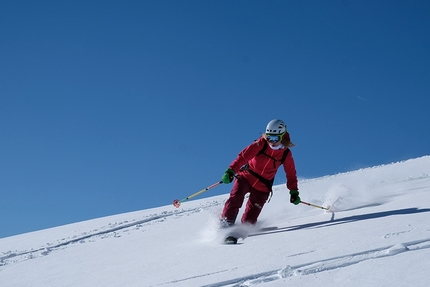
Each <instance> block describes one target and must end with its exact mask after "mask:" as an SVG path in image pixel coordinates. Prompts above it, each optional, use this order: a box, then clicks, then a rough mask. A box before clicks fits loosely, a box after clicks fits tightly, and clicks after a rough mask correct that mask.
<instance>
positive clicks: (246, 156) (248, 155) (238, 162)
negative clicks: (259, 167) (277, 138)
mask: <svg viewBox="0 0 430 287" xmlns="http://www.w3.org/2000/svg"><path fill="white" fill-rule="evenodd" d="M264 140H265V139H264V138H262V137H260V138H259V139H258V140H256V141H254V142H253V143H252V144H250V145H249V146H247V147H246V148H244V149H243V150H242V151H241V152H240V153H239V154H238V156H237V157H236V159H235V160H233V162H232V163H231V164H230V168H231V169H232V170H234V172H235V173H238V172H239V169H240V168H241V167H242V166H243V165H244V164H246V163H247V162H248V161H249V160H251V159H253V158H254V157H255V156H256V155H257V154H258V152H259V151H260V150H261V149H262V148H263V144H264V142H263V141H264Z"/></svg>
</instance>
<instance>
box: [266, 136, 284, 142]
mask: <svg viewBox="0 0 430 287" xmlns="http://www.w3.org/2000/svg"><path fill="white" fill-rule="evenodd" d="M283 135H284V134H280V135H268V134H266V140H267V141H268V142H271V143H277V142H279V141H281V139H282V136H283Z"/></svg>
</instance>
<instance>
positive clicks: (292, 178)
mask: <svg viewBox="0 0 430 287" xmlns="http://www.w3.org/2000/svg"><path fill="white" fill-rule="evenodd" d="M284 171H285V174H286V176H287V188H288V189H289V190H299V187H298V183H297V173H296V165H295V163H294V159H293V156H292V154H291V151H290V152H289V153H288V156H287V158H286V159H285V161H284Z"/></svg>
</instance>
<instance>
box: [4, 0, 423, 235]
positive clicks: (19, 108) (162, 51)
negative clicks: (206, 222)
mask: <svg viewBox="0 0 430 287" xmlns="http://www.w3.org/2000/svg"><path fill="white" fill-rule="evenodd" d="M429 110H430V2H429V1H406V0H404V1H388V0H386V1H352V0H350V1H348V0H345V1H299V0H297V1H249V0H248V1H230V0H229V1H197V0H196V1H173V0H172V1H156V0H153V1H76V0H75V1H19V0H17V1H5V0H3V1H0V132H1V138H0V212H1V216H0V226H1V229H0V237H5V236H10V235H14V234H19V233H24V232H29V231H33V230H38V229H44V228H48V227H53V226H57V225H63V224H67V223H72V222H76V221H81V220H87V219H92V218H97V217H102V216H107V215H113V214H117V213H124V212H129V211H135V210H140V209H148V208H151V207H157V206H162V205H170V204H171V203H172V201H173V200H174V199H175V198H178V199H182V198H184V197H186V196H188V195H190V194H193V193H194V192H197V191H199V190H201V189H203V188H205V187H206V186H208V185H211V184H213V183H215V182H217V181H219V180H220V178H221V176H222V174H223V172H224V170H225V169H226V168H227V167H228V165H229V164H230V162H231V161H232V160H233V159H234V158H235V157H236V155H237V154H238V153H239V152H240V151H241V150H242V149H243V148H244V147H245V146H246V145H248V144H250V143H251V142H252V141H253V140H254V139H257V138H258V137H259V135H260V133H261V132H264V129H265V126H266V124H267V122H268V121H270V120H271V119H274V118H280V119H283V120H284V121H285V122H286V124H287V126H288V131H289V132H290V134H291V138H292V141H293V142H294V143H296V145H297V146H296V147H294V148H293V150H292V151H293V156H294V158H295V161H296V167H297V171H298V175H299V177H300V178H312V177H319V176H323V175H329V174H335V173H339V172H345V171H350V170H354V169H358V168H362V167H368V166H374V165H379V164H385V163H390V162H393V161H399V160H404V159H409V158H413V157H419V156H423V155H428V154H430V114H429ZM407 176H408V175H407V174H405V177H407ZM363 180H365V179H363ZM284 182H285V177H284V174H283V172H282V171H280V172H279V173H278V176H277V178H276V181H275V183H276V184H281V183H284ZM230 188H231V185H229V186H224V185H222V186H219V187H216V188H214V189H212V190H210V191H208V192H206V193H204V194H202V195H201V196H200V197H199V198H201V197H206V196H213V195H218V194H225V193H228V192H229V191H230ZM369 192H372V191H371V190H369ZM301 195H302V197H303V198H306V190H301ZM275 196H276V195H275ZM286 204H287V203H286ZM172 208H173V206H172Z"/></svg>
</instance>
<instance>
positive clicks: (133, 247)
mask: <svg viewBox="0 0 430 287" xmlns="http://www.w3.org/2000/svg"><path fill="white" fill-rule="evenodd" d="M429 173H430V156H425V157H421V158H417V159H412V160H408V161H405V162H399V163H394V164H390V165H383V166H377V167H373V168H366V169H361V170H357V171H353V172H348V173H343V174H337V175H333V176H326V177H322V178H317V179H311V180H303V181H301V182H300V195H301V198H302V200H304V201H308V202H311V203H314V204H318V205H324V206H327V205H333V207H334V210H335V213H334V214H331V213H326V212H324V211H323V210H320V209H317V208H313V207H309V206H306V205H298V206H294V205H292V204H290V203H289V202H288V193H287V191H286V189H285V187H284V185H280V186H276V188H275V190H274V196H273V198H272V200H271V201H270V202H269V203H268V204H267V205H266V206H265V208H264V210H263V212H262V214H261V220H260V221H259V224H258V226H257V227H254V228H249V229H248V231H249V232H250V233H251V234H250V235H249V236H248V237H247V238H246V239H245V240H241V241H240V242H239V243H240V244H238V245H231V246H230V245H221V244H219V237H220V235H219V232H217V230H216V221H217V216H218V214H219V213H220V211H221V209H222V206H223V202H224V201H225V199H226V198H227V195H223V196H217V197H212V198H209V199H207V198H206V199H201V200H193V201H189V202H185V203H183V204H182V206H181V207H180V208H179V209H176V208H174V207H173V206H170V205H168V206H163V207H159V208H154V209H149V210H142V211H138V212H132V213H127V214H120V215H115V216H110V217H105V218H99V219H94V220H90V221H85V222H80V223H76V224H70V225H65V226H60V227H57V228H52V229H46V230H41V231H37V232H32V233H27V234H22V235H18V236H13V237H8V238H3V239H0V286H2V287H9V286H20V287H22V286H44V287H46V286H55V287H58V286H79V287H84V286H104V287H113V286H127V287H132V286H188V287H189V286H286V285H288V286H315V285H316V284H318V285H321V284H326V285H327V284H329V286H331V287H335V286H429V284H430V276H429V275H428V274H427V273H428V272H429V270H430V260H429V259H428V258H429V257H430V175H429ZM192 192H193V191H191V193H192ZM189 193H190V192H189V191H184V192H183V194H178V197H181V196H186V195H188V194H189ZM172 200H173V199H172Z"/></svg>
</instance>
